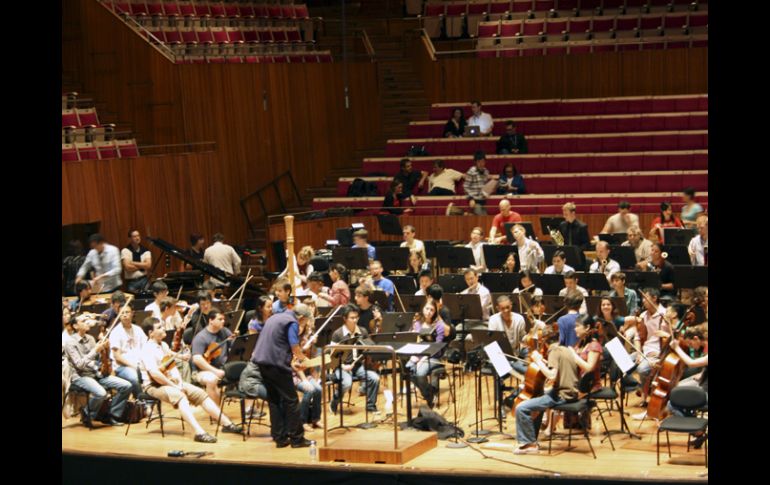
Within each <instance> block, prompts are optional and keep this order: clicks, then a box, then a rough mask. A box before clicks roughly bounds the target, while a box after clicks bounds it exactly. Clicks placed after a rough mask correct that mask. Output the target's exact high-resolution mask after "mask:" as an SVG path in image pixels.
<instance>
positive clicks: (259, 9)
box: [254, 5, 270, 19]
mask: <svg viewBox="0 0 770 485" xmlns="http://www.w3.org/2000/svg"><path fill="white" fill-rule="evenodd" d="M254 16H255V17H257V18H261V19H266V18H268V17H270V12H268V10H267V6H266V5H254Z"/></svg>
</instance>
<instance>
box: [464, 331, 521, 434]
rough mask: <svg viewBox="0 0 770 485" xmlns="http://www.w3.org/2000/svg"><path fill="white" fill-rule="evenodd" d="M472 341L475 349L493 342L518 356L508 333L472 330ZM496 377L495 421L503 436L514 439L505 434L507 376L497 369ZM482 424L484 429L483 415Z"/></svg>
mask: <svg viewBox="0 0 770 485" xmlns="http://www.w3.org/2000/svg"><path fill="white" fill-rule="evenodd" d="M471 339H472V341H473V345H474V347H477V348H478V347H481V348H484V347H486V346H487V345H489V344H491V343H492V342H497V344H498V345H499V346H500V349H501V350H502V351H503V353H504V354H508V355H515V354H516V352H515V351H514V350H513V347H511V342H510V341H509V340H508V337H507V335H506V333H505V332H504V331H502V330H471ZM485 352H486V349H485ZM487 357H488V360H489V354H487ZM509 359H510V357H507V356H506V360H509ZM494 376H495V415H496V416H495V418H493V419H497V423H498V433H500V434H501V435H503V436H505V437H507V438H513V436H511V435H508V434H506V433H504V432H503V399H502V397H503V396H502V381H503V378H504V377H505V376H502V375H500V374H499V373H498V372H497V370H496V369H495V374H494ZM480 423H481V426H482V429H483V426H484V419H483V415H481V421H480ZM477 434H478V433H477Z"/></svg>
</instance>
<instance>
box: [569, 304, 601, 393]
mask: <svg viewBox="0 0 770 485" xmlns="http://www.w3.org/2000/svg"><path fill="white" fill-rule="evenodd" d="M575 335H577V338H578V342H577V344H576V346H575V347H570V350H571V351H572V353H573V354H574V357H575V363H576V364H577V366H578V371H579V372H580V377H583V376H584V375H585V374H587V373H589V372H592V373H593V374H594V379H593V384H592V386H591V390H590V392H595V391H598V390H599V389H601V388H602V381H601V376H600V374H601V367H602V366H601V361H602V354H603V353H604V350H603V349H602V344H601V341H600V338H599V333H598V329H597V325H596V321H595V320H594V319H593V318H592V317H590V316H588V315H584V316H583V317H581V318H578V319H577V321H576V322H575Z"/></svg>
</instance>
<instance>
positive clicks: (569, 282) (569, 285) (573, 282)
mask: <svg viewBox="0 0 770 485" xmlns="http://www.w3.org/2000/svg"><path fill="white" fill-rule="evenodd" d="M572 291H579V292H580V294H581V295H583V304H582V305H581V306H580V313H588V307H587V306H586V302H585V298H586V297H588V290H586V289H585V288H583V287H582V286H578V277H577V275H576V274H575V272H574V271H568V272H567V273H565V274H564V288H562V289H561V290H560V291H559V296H567V294H568V293H570V292H572Z"/></svg>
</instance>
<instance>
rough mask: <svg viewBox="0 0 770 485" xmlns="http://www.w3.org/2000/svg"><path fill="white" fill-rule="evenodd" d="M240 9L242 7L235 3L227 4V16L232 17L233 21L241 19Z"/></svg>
mask: <svg viewBox="0 0 770 485" xmlns="http://www.w3.org/2000/svg"><path fill="white" fill-rule="evenodd" d="M239 7H240V6H239V5H236V4H235V3H226V4H225V15H226V16H227V17H230V18H231V19H232V18H237V17H240V15H241V13H240V8H239Z"/></svg>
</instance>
